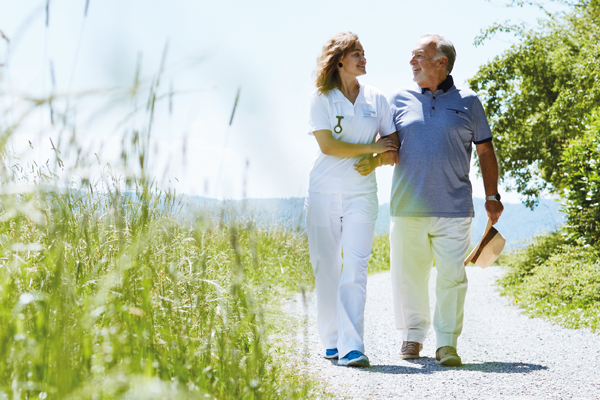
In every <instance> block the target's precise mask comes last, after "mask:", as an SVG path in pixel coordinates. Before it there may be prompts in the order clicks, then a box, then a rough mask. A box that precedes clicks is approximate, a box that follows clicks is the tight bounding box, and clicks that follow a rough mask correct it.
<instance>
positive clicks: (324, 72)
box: [315, 31, 358, 94]
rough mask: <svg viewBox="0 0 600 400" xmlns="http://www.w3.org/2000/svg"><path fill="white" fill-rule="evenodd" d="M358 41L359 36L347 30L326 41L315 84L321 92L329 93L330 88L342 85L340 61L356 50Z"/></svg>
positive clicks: (318, 61)
mask: <svg viewBox="0 0 600 400" xmlns="http://www.w3.org/2000/svg"><path fill="white" fill-rule="evenodd" d="M356 42H358V36H356V35H355V34H354V33H352V32H350V31H346V32H340V33H336V34H335V35H333V37H332V38H331V39H329V40H328V41H327V43H325V46H323V50H322V51H321V55H319V57H318V58H317V67H316V68H315V86H316V87H317V89H318V90H319V91H320V92H321V93H323V94H327V92H329V91H330V90H333V89H335V88H339V87H340V85H341V81H340V73H339V72H338V70H337V66H338V63H339V62H340V59H342V57H344V56H345V55H346V54H348V53H349V52H351V51H352V50H354V46H355V45H356Z"/></svg>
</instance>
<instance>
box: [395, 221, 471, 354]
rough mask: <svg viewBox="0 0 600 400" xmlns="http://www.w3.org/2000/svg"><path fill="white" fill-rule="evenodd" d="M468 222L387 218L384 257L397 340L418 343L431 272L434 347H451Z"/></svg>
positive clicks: (459, 321)
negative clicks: (387, 242) (386, 255)
mask: <svg viewBox="0 0 600 400" xmlns="http://www.w3.org/2000/svg"><path fill="white" fill-rule="evenodd" d="M470 238H471V218H437V217H423V218H409V217H392V218H391V228H390V250H391V251H390V258H391V269H392V294H393V299H394V314H395V320H396V328H397V329H398V330H400V331H401V333H402V340H406V341H410V342H419V343H423V341H424V340H425V336H426V335H427V331H428V330H429V325H430V321H431V318H430V314H429V288H428V286H429V285H428V284H429V274H430V272H431V267H432V266H433V258H434V256H435V265H436V269H437V281H436V287H435V295H436V302H435V313H434V316H433V328H434V330H435V333H436V342H437V348H440V347H442V346H452V347H454V348H456V344H457V339H458V336H459V335H460V334H461V332H462V327H463V318H464V304H465V295H466V293H467V285H468V281H467V274H466V273H465V265H464V259H465V256H466V254H467V250H468V248H469V241H470Z"/></svg>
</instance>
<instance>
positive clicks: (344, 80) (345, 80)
mask: <svg viewBox="0 0 600 400" xmlns="http://www.w3.org/2000/svg"><path fill="white" fill-rule="evenodd" d="M340 91H341V92H342V94H343V95H344V96H345V97H346V98H347V99H348V100H350V103H352V104H354V102H355V101H356V98H357V97H358V93H359V92H360V84H359V83H358V79H356V77H354V76H352V77H343V76H340Z"/></svg>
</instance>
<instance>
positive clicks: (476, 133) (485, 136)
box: [471, 96, 492, 144]
mask: <svg viewBox="0 0 600 400" xmlns="http://www.w3.org/2000/svg"><path fill="white" fill-rule="evenodd" d="M471 116H472V118H473V143H475V144H482V143H486V142H490V141H491V140H492V131H491V129H490V125H489V124H488V121H487V117H486V116H485V110H484V109H483V104H481V101H480V100H479V97H477V96H475V100H473V104H472V105H471Z"/></svg>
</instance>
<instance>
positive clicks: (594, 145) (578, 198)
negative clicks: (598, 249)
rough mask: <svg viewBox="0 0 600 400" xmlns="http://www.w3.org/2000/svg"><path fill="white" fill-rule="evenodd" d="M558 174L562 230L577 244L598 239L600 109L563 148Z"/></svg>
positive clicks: (599, 213)
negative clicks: (563, 217)
mask: <svg viewBox="0 0 600 400" xmlns="http://www.w3.org/2000/svg"><path fill="white" fill-rule="evenodd" d="M562 166H563V170H564V174H563V178H562V186H563V187H564V188H565V189H564V191H563V194H562V196H563V198H564V210H565V212H566V214H567V224H566V226H565V231H566V232H568V233H569V235H570V237H571V238H572V239H574V240H578V241H579V242H580V243H581V244H584V245H585V244H591V245H597V244H599V243H600V172H599V171H598V169H599V168H600V109H598V110H596V111H594V112H593V113H592V114H591V116H590V118H589V123H588V129H587V131H586V132H585V134H584V135H583V136H582V137H581V138H579V139H575V140H573V141H571V142H570V143H569V146H568V147H567V148H566V149H565V150H564V151H563V155H562Z"/></svg>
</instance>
